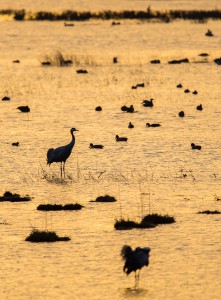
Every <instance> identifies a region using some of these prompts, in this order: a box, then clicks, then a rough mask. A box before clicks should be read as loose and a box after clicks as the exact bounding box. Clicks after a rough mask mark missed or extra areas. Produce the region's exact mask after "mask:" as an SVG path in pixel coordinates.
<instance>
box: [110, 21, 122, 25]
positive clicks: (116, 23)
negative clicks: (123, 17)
mask: <svg viewBox="0 0 221 300" xmlns="http://www.w3.org/2000/svg"><path fill="white" fill-rule="evenodd" d="M111 25H112V26H114V25H120V22H115V21H113V22H112V23H111Z"/></svg>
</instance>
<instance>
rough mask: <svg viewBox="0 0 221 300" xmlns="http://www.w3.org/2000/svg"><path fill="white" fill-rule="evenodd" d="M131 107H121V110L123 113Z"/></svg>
mask: <svg viewBox="0 0 221 300" xmlns="http://www.w3.org/2000/svg"><path fill="white" fill-rule="evenodd" d="M128 108H129V107H127V106H126V105H123V106H121V110H122V111H127V110H128Z"/></svg>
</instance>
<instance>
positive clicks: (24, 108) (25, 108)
mask: <svg viewBox="0 0 221 300" xmlns="http://www.w3.org/2000/svg"><path fill="white" fill-rule="evenodd" d="M17 109H19V110H20V111H21V112H23V113H29V112H30V108H29V107H28V106H27V105H25V106H19V107H17Z"/></svg>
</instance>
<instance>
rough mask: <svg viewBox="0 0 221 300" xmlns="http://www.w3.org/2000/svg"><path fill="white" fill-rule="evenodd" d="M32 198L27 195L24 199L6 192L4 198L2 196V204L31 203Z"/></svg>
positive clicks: (0, 197)
mask: <svg viewBox="0 0 221 300" xmlns="http://www.w3.org/2000/svg"><path fill="white" fill-rule="evenodd" d="M30 200H31V197H30V196H28V195H26V196H24V197H22V196H20V195H19V194H16V193H15V194H13V193H11V192H9V191H6V192H5V193H4V194H3V196H0V202H4V201H10V202H27V201H30Z"/></svg>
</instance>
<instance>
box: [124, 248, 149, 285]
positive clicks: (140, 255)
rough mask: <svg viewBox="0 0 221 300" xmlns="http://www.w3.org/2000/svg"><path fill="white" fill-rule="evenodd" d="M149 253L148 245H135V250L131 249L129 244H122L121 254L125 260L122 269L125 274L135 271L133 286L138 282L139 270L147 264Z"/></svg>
mask: <svg viewBox="0 0 221 300" xmlns="http://www.w3.org/2000/svg"><path fill="white" fill-rule="evenodd" d="M149 253H150V248H149V247H144V248H140V247H137V248H136V249H135V250H132V248H131V247H130V246H128V245H124V246H123V247H122V249H121V256H122V258H123V260H124V261H125V264H124V268H123V271H124V272H125V273H126V274H127V275H129V274H130V273H131V272H135V288H136V287H137V286H138V284H139V277H140V270H141V269H142V268H143V267H144V266H148V265H149ZM137 270H138V274H137Z"/></svg>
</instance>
